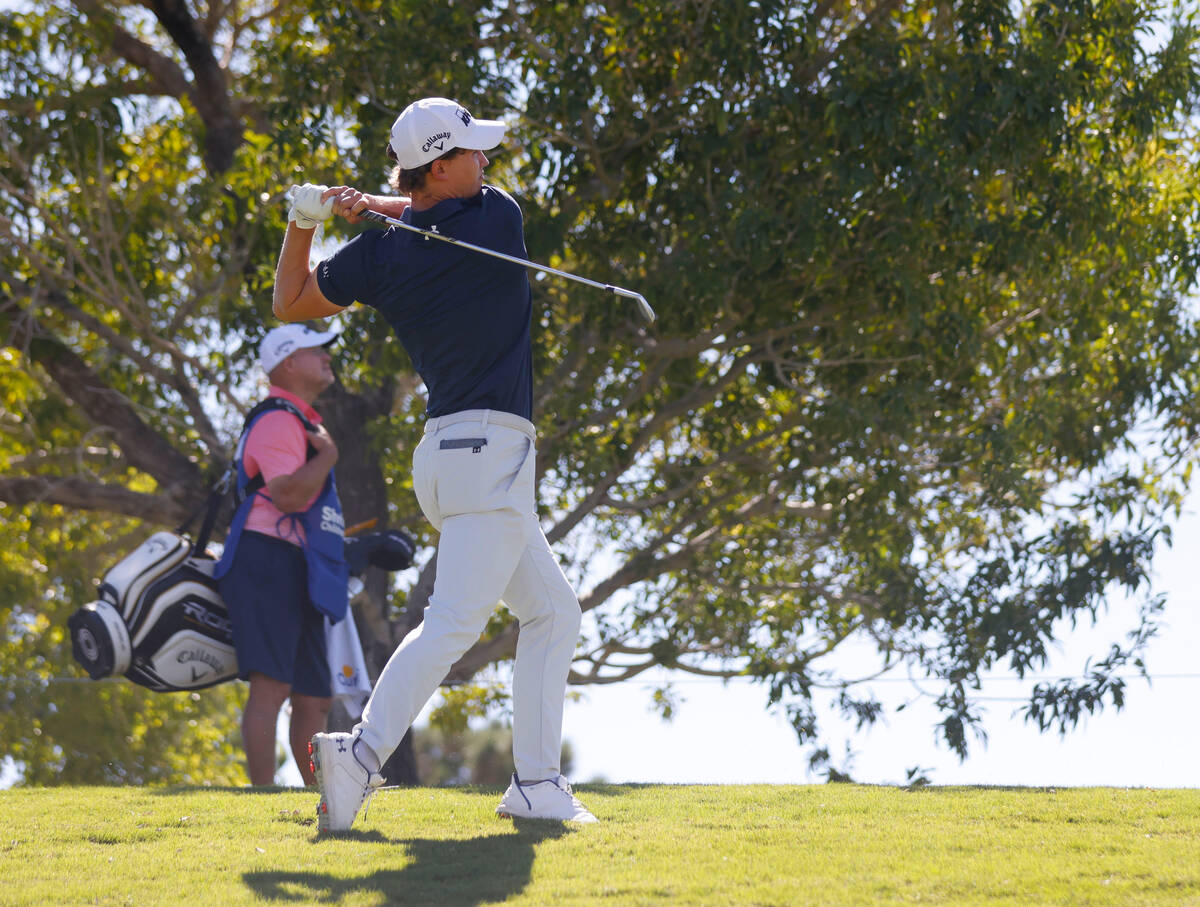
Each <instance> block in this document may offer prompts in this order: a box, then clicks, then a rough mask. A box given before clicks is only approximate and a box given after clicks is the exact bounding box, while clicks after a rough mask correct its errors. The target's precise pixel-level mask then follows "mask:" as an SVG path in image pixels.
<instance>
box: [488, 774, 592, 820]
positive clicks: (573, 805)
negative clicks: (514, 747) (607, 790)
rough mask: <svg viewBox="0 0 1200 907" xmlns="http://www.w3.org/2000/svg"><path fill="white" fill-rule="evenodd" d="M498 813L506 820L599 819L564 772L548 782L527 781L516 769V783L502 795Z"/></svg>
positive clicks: (548, 779)
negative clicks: (585, 803) (574, 791)
mask: <svg viewBox="0 0 1200 907" xmlns="http://www.w3.org/2000/svg"><path fill="white" fill-rule="evenodd" d="M496 815H498V816H502V817H504V818H505V819H557V820H558V821H560V822H595V821H596V817H595V816H593V815H592V814H591V813H590V812H588V809H587V807H586V806H584V805H583V804H582V803H580V802H579V800H578V799H576V797H575V794H574V793H572V792H571V785H570V784H568V783H567V779H566V778H564V777H563V776H562V775H559V776H558V777H556V778H547V779H545V780H544V781H534V782H524V783H522V782H521V780H520V779H519V778H517V773H516V772H513V776H512V783H511V784H509V785H508V790H506V791H505V792H504V796H503V797H501V798H500V805H499V806H497V807H496Z"/></svg>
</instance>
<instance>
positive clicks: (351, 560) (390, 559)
mask: <svg viewBox="0 0 1200 907" xmlns="http://www.w3.org/2000/svg"><path fill="white" fill-rule="evenodd" d="M416 550H417V549H416V545H414V544H413V540H412V539H411V538H410V537H409V535H408V533H406V532H402V531H401V530H399V529H387V530H385V531H383V532H369V533H367V534H366V535H358V536H352V537H350V538H348V539H346V567H347V568H348V569H349V571H350V575H351V576H361V575H362V574H363V573H364V572H365V571H366V569H367V568H368V567H378V568H379V569H380V570H404V569H405V568H407V567H409V566H411V565H412V562H413V554H414V553H416Z"/></svg>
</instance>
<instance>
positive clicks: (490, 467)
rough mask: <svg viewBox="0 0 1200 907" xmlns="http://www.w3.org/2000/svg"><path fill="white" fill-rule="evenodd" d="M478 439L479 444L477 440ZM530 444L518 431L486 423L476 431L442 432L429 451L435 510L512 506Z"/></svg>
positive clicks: (443, 512)
mask: <svg viewBox="0 0 1200 907" xmlns="http://www.w3.org/2000/svg"><path fill="white" fill-rule="evenodd" d="M481 442H482V443H481ZM532 446H533V445H532V444H531V443H530V441H529V438H528V437H526V436H525V435H524V434H523V433H522V432H519V431H514V430H512V429H507V428H502V427H500V428H497V427H491V426H489V428H488V430H487V433H486V437H485V436H484V435H483V434H482V433H481V432H479V430H478V428H475V430H474V431H469V430H468V431H464V432H462V433H453V434H451V433H450V432H448V431H447V432H443V433H439V436H438V437H437V444H436V445H435V446H434V450H433V451H432V453H431V454H430V456H432V457H433V458H434V460H435V462H436V467H435V469H434V473H435V475H436V498H437V509H438V511H439V512H440V515H441V516H442V517H443V518H445V517H450V516H455V515H456V514H460V513H479V512H482V511H485V510H500V509H503V508H505V507H510V506H512V502H511V501H510V500H509V496H510V493H511V492H513V491H514V486H515V485H516V484H518V483H519V480H520V479H521V473H522V468H523V467H524V466H525V465H526V462H527V460H528V457H529V450H530V448H531V447H532Z"/></svg>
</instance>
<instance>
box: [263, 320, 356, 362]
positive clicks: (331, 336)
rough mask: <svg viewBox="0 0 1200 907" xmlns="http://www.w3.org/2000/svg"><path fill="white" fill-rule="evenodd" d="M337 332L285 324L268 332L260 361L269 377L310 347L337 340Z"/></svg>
mask: <svg viewBox="0 0 1200 907" xmlns="http://www.w3.org/2000/svg"><path fill="white" fill-rule="evenodd" d="M337 335H338V332H337V331H314V330H313V329H312V328H310V327H309V326H308V325H306V324H285V325H282V326H281V327H277V328H273V329H271V330H269V331H267V336H266V337H264V338H263V340H262V343H261V344H259V347H258V361H259V363H260V364H261V365H262V368H263V371H264V372H266V373H267V374H268V375H269V374H270V373H271V372H272V371H273V370H274V368H275V366H277V365H279V363H281V362H282V361H283V360H284V359H286V358H287V357H288V356H290V355H292V353H294V352H296V350H302V349H306V348H308V347H310V346H324V345H325V344H327V343H332V342H333V341H334V340H335V339H336V338H337Z"/></svg>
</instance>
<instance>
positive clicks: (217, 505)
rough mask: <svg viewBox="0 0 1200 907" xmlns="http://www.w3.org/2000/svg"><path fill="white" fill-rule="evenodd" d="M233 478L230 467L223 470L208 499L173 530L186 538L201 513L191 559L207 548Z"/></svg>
mask: <svg viewBox="0 0 1200 907" xmlns="http://www.w3.org/2000/svg"><path fill="white" fill-rule="evenodd" d="M233 477H234V473H233V468H232V467H230V468H229V469H227V470H225V472H224V473H223V474H222V475H221V477H220V478H219V479H217V481H216V484H214V485H213V487H212V488H211V489H210V490H209V492H208V498H207V499H206V500H205V501H204V503H203V504H202V505H200V507H199V509H197V510H196V511H194V512H193V513H192V515H191V516H189V517H188V518H187V519H186V520H184V522H183V523H182V524H181V525H180V526H179V528H178V529H177V530H175V531H176V532H177V533H179V535H184V536H186V535H187V534H188V529H189V528H190V527H191V525H192V523H194V522H195V521H196V517H198V516H199V515H200V513H201V512H202V511H203V513H204V519H203V520H201V521H200V531H199V532H198V533H197V534H196V541H195V543H194V544H193V545H192V556H193V557H199V556H200V555H202V554H204V549H205V548H207V547H208V540H209V539H210V538H212V531H213V527H214V526H215V525H216V523H217V515H218V514H219V513H220V512H221V502H222V501H223V500H225V495H227V494H229V489H230V488H232V487H233ZM260 481H261V477H260Z"/></svg>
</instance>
